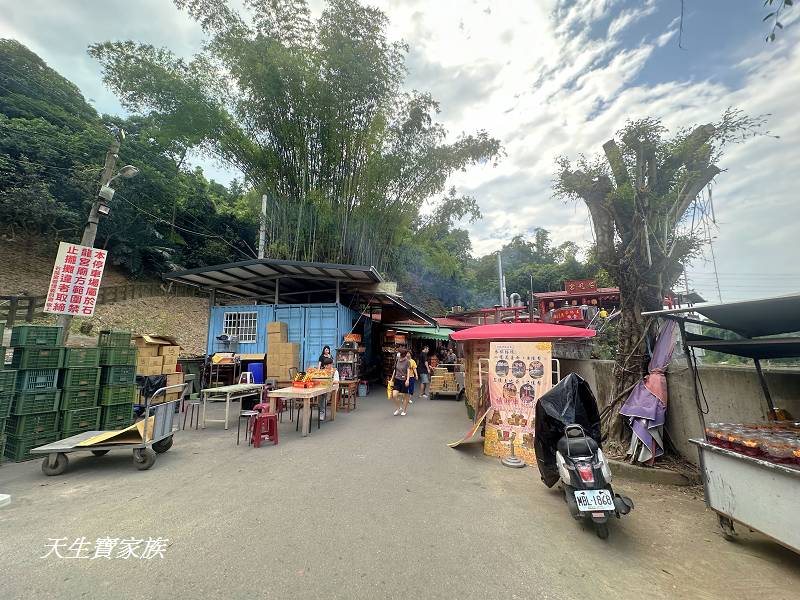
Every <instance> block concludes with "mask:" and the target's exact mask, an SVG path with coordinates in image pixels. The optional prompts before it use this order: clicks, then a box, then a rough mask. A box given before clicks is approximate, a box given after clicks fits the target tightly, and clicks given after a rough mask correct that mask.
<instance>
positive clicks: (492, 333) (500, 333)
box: [450, 323, 597, 342]
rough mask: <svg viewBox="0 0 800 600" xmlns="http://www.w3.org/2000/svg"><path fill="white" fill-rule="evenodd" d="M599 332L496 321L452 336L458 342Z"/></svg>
mask: <svg viewBox="0 0 800 600" xmlns="http://www.w3.org/2000/svg"><path fill="white" fill-rule="evenodd" d="M596 334H597V332H596V331H595V330H594V329H584V328H583V327H569V326H567V325H552V324H550V323H495V324H492V325H479V326H477V327H470V328H469V329H464V330H462V331H456V332H455V333H453V334H451V335H450V338H451V339H453V340H455V341H456V342H465V341H469V340H531V341H539V340H553V339H564V338H590V337H594V336H595V335H596Z"/></svg>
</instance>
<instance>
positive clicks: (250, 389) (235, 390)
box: [200, 383, 264, 429]
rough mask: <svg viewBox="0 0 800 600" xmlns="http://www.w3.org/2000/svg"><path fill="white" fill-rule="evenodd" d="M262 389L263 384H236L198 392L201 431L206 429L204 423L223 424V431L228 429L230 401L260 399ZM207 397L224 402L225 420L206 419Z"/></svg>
mask: <svg viewBox="0 0 800 600" xmlns="http://www.w3.org/2000/svg"><path fill="white" fill-rule="evenodd" d="M263 389H264V384H263V383H236V384H234V385H223V386H222V387H214V388H206V389H204V390H203V391H201V392H200V397H201V398H202V399H203V416H202V418H201V419H200V421H201V426H202V428H203V429H205V428H206V423H225V429H228V420H229V417H230V410H231V400H241V399H242V398H247V397H248V396H258V397H259V398H260V397H261V393H262V391H263ZM209 396H211V397H212V400H213V399H214V398H213V397H214V396H217V399H218V400H223V399H224V400H225V419H224V420H222V419H206V404H207V403H208V400H209Z"/></svg>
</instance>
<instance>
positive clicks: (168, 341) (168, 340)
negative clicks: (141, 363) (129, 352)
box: [133, 334, 180, 375]
mask: <svg viewBox="0 0 800 600" xmlns="http://www.w3.org/2000/svg"><path fill="white" fill-rule="evenodd" d="M133 343H134V345H135V346H136V348H137V350H138V352H137V355H138V356H139V357H140V358H153V357H156V356H161V350H162V347H163V348H170V347H176V348H177V349H178V354H180V346H179V345H178V341H177V340H176V339H175V338H172V337H168V336H164V335H149V334H142V335H135V336H133ZM171 352H174V350H173V351H171ZM177 361H178V357H177V356H175V359H174V360H168V361H167V362H177ZM153 375H158V373H153Z"/></svg>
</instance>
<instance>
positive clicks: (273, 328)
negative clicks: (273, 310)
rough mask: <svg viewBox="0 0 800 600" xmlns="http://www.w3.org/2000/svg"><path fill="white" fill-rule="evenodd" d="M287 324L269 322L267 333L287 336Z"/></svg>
mask: <svg viewBox="0 0 800 600" xmlns="http://www.w3.org/2000/svg"><path fill="white" fill-rule="evenodd" d="M288 331H289V324H288V323H286V322H284V321H271V322H269V323H267V333H285V334H288Z"/></svg>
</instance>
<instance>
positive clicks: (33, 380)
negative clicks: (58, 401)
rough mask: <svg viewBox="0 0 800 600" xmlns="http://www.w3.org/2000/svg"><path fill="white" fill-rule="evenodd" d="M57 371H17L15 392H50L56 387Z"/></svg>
mask: <svg viewBox="0 0 800 600" xmlns="http://www.w3.org/2000/svg"><path fill="white" fill-rule="evenodd" d="M57 383H58V369H24V370H22V371H17V391H18V392H31V391H38V390H52V389H55V388H56V387H58V386H57V385H56V384H57Z"/></svg>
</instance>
